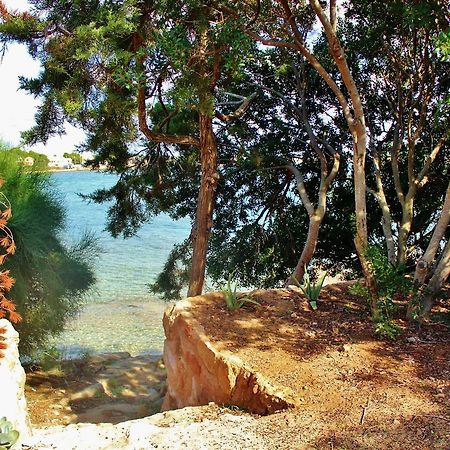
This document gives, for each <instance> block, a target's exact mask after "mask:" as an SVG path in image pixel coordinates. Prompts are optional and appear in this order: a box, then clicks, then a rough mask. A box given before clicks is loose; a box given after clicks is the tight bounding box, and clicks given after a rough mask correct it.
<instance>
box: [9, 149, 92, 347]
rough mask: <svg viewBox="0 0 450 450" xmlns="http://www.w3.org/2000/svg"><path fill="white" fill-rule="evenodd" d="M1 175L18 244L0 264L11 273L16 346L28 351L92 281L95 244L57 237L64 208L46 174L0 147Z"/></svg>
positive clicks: (68, 313)
mask: <svg viewBox="0 0 450 450" xmlns="http://www.w3.org/2000/svg"><path fill="white" fill-rule="evenodd" d="M0 177H1V178H3V179H4V180H5V184H4V186H3V188H2V190H3V192H4V194H5V195H6V196H7V197H8V199H9V201H10V203H11V205H12V218H11V219H10V221H9V222H8V225H9V227H10V228H11V231H12V232H13V235H14V238H15V242H16V246H17V249H16V254H15V255H14V257H12V258H10V259H9V260H8V261H7V263H6V264H5V267H6V268H8V269H9V270H10V271H11V275H12V276H13V277H14V278H15V279H16V283H15V284H14V286H13V288H12V289H11V294H10V295H11V298H12V300H13V301H14V302H15V304H16V306H17V310H18V312H19V313H20V314H21V315H22V318H23V320H22V322H20V323H19V324H18V325H17V327H16V328H17V330H18V332H19V333H20V351H21V354H22V355H26V356H32V355H33V353H35V351H36V350H38V349H42V348H43V347H44V346H45V345H46V343H47V341H48V339H49V338H50V337H51V336H54V335H56V334H58V333H60V332H61V331H62V330H63V327H64V324H65V323H66V321H67V319H68V318H70V317H72V316H73V315H74V314H75V313H76V312H77V310H78V308H79V305H80V302H81V300H82V297H83V294H85V293H86V292H87V291H88V289H89V288H90V287H91V286H92V285H93V283H94V281H95V279H94V273H93V270H92V266H91V261H92V258H93V256H95V253H96V249H95V245H94V242H93V239H92V237H90V236H86V237H85V238H83V239H82V241H81V242H79V243H77V244H76V245H74V246H73V247H67V246H66V245H65V244H64V243H63V242H62V239H61V233H62V231H63V230H64V227H65V209H64V206H63V202H62V200H61V198H59V197H58V194H57V193H56V192H55V190H54V189H53V188H52V185H51V180H50V177H49V175H47V174H43V173H36V172H29V171H24V170H23V169H22V168H20V167H18V165H17V164H16V163H15V161H14V160H13V159H11V157H10V156H8V153H7V152H1V153H0Z"/></svg>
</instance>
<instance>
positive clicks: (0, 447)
mask: <svg viewBox="0 0 450 450" xmlns="http://www.w3.org/2000/svg"><path fill="white" fill-rule="evenodd" d="M18 439H19V432H18V431H17V430H13V426H12V423H11V422H9V421H8V420H7V419H6V417H2V418H1V419H0V450H7V449H8V448H11V447H12V446H13V445H14V444H15V443H16V442H17V440H18Z"/></svg>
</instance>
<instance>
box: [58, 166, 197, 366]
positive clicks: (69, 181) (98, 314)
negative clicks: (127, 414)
mask: <svg viewBox="0 0 450 450" xmlns="http://www.w3.org/2000/svg"><path fill="white" fill-rule="evenodd" d="M52 179H53V182H54V186H55V188H57V189H58V191H59V192H60V193H61V194H62V196H63V198H64V199H65V206H66V209H67V224H68V227H67V232H66V235H65V236H64V239H66V240H67V241H69V242H74V241H76V240H78V239H79V238H80V237H81V236H82V235H83V233H84V232H85V231H91V232H94V233H95V235H96V237H97V242H98V244H99V246H100V249H101V253H100V255H99V256H98V258H96V259H95V264H94V265H95V271H96V276H97V284H96V286H95V287H94V289H93V290H92V291H91V292H90V294H89V295H88V297H87V299H86V305H85V306H84V307H83V309H82V311H81V312H80V314H79V317H78V318H76V319H75V320H73V321H71V322H70V323H68V324H67V329H66V331H65V332H64V333H63V334H62V335H60V336H59V337H58V338H57V340H56V341H55V345H56V346H57V347H58V348H59V349H60V350H61V351H62V352H63V353H64V354H65V355H66V356H68V357H70V356H75V355H77V354H80V353H83V352H86V351H88V352H91V353H101V352H111V351H128V352H130V353H132V354H139V353H153V354H156V353H161V352H162V344H163V341H164V333H163V329H162V322H161V319H162V314H163V311H164V309H165V308H166V306H167V304H166V303H164V302H162V301H161V300H159V299H157V298H155V297H154V296H152V295H151V294H150V293H149V292H148V288H147V284H148V283H151V282H153V281H154V280H155V279H156V276H157V275H158V273H159V272H160V271H161V269H162V267H163V265H164V263H165V261H166V258H167V256H168V255H169V253H170V250H171V249H172V247H173V245H174V244H175V243H178V242H181V241H183V240H184V239H185V238H186V237H187V236H188V235H189V232H190V224H189V221H188V220H180V221H174V220H172V219H171V218H170V217H168V216H166V215H160V216H158V217H156V218H155V219H153V220H152V222H151V223H148V224H145V225H144V226H143V227H142V228H141V229H140V230H139V232H138V234H137V236H134V237H132V238H129V239H122V238H117V239H114V238H112V237H111V236H110V235H109V233H108V232H106V231H104V229H105V224H106V214H107V209H108V205H107V204H101V205H99V204H96V203H92V202H91V203H89V202H87V201H85V200H83V199H82V198H81V197H80V196H79V195H77V194H78V193H81V194H89V193H92V192H93V191H95V190H96V189H99V188H101V187H110V186H112V185H113V184H114V182H115V181H116V179H117V176H116V175H112V174H105V173H98V172H57V173H53V174H52Z"/></svg>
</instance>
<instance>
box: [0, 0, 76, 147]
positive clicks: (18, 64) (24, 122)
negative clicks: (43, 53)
mask: <svg viewBox="0 0 450 450" xmlns="http://www.w3.org/2000/svg"><path fill="white" fill-rule="evenodd" d="M3 2H4V3H5V4H6V6H7V7H8V8H13V9H17V10H21V11H24V10H26V9H27V8H28V6H29V5H28V3H27V1H26V0H3ZM39 70H40V64H39V62H37V61H35V60H33V59H32V58H31V57H30V56H29V55H28V52H27V49H26V47H25V46H23V45H17V44H10V45H9V47H8V50H7V52H6V53H5V55H4V57H3V58H2V59H1V60H0V99H1V102H0V138H1V139H2V140H3V141H6V142H8V143H10V144H13V145H19V144H20V132H21V131H25V130H27V129H29V128H31V127H32V126H33V124H34V115H35V113H36V108H37V107H38V105H39V100H37V99H35V98H34V97H33V96H31V95H28V94H26V93H25V92H24V91H21V90H19V78H18V77H19V75H23V76H25V77H34V76H36V75H37V74H38V73H39ZM66 131H67V133H66V135H65V136H62V137H61V138H60V137H54V138H51V139H49V140H48V142H47V143H46V144H45V145H44V144H37V145H35V146H32V147H27V149H28V150H33V151H37V152H40V153H45V154H47V155H49V156H51V155H62V154H63V153H65V152H69V153H70V152H72V151H74V149H75V146H76V145H77V144H79V143H81V142H82V141H83V139H84V133H83V131H82V130H79V129H76V128H74V127H72V126H71V125H69V124H67V126H66Z"/></svg>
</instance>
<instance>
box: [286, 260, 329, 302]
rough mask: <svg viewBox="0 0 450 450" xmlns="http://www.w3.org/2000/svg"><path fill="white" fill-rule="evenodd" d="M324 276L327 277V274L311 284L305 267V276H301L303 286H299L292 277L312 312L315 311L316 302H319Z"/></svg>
mask: <svg viewBox="0 0 450 450" xmlns="http://www.w3.org/2000/svg"><path fill="white" fill-rule="evenodd" d="M326 276H327V273H326V272H325V273H324V274H323V276H322V277H321V278H320V279H319V280H318V281H317V283H313V282H312V281H311V277H310V276H309V273H308V271H307V270H306V267H305V274H304V275H303V284H302V285H300V283H299V282H298V280H296V279H295V277H294V281H295V282H296V283H297V286H299V287H300V289H301V290H302V292H303V294H304V296H305V297H306V298H307V300H308V302H309V304H310V306H311V308H312V309H314V310H316V309H317V300H319V296H320V291H321V290H322V286H323V283H324V281H325V278H326Z"/></svg>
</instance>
